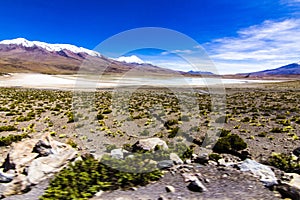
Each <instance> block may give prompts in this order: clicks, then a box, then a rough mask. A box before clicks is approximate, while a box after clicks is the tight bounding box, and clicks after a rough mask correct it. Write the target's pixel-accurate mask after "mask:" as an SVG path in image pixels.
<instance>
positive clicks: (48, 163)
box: [0, 134, 77, 197]
mask: <svg viewBox="0 0 300 200" xmlns="http://www.w3.org/2000/svg"><path fill="white" fill-rule="evenodd" d="M76 154H77V151H76V150H75V149H74V148H72V147H71V146H70V145H68V144H64V143H61V142H58V141H55V140H53V139H52V137H51V136H50V135H48V134H47V135H45V136H43V137H42V138H41V139H40V140H36V139H27V140H23V141H21V142H18V143H14V144H13V145H12V148H11V150H10V152H9V154H8V155H7V157H6V159H5V163H4V164H3V167H4V171H6V170H9V169H15V170H14V172H15V174H13V175H15V177H14V178H13V180H12V181H11V182H10V183H8V184H7V185H6V188H5V190H4V192H3V195H4V196H6V197H7V196H10V195H15V194H22V193H24V192H27V191H29V190H30V189H31V186H32V185H36V184H39V183H40V182H41V181H43V180H45V179H47V178H49V177H51V176H53V175H54V173H56V172H58V171H60V170H61V169H62V168H63V167H65V166H66V165H67V164H68V163H69V162H70V161H71V160H73V159H75V157H76ZM23 172H26V175H24V173H23ZM7 174H8V173H2V175H3V176H6V178H10V177H8V176H7ZM0 176H1V175H0ZM11 177H12V175H11ZM6 181H8V180H6Z"/></svg>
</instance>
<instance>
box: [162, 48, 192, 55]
mask: <svg viewBox="0 0 300 200" xmlns="http://www.w3.org/2000/svg"><path fill="white" fill-rule="evenodd" d="M178 53H180V54H191V53H193V51H192V50H190V49H176V50H172V51H163V52H161V55H168V54H178Z"/></svg>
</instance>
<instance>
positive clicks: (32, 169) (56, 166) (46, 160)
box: [28, 148, 77, 184]
mask: <svg viewBox="0 0 300 200" xmlns="http://www.w3.org/2000/svg"><path fill="white" fill-rule="evenodd" d="M76 153H77V152H76V151H75V150H74V149H73V148H70V149H67V150H66V151H64V152H60V153H58V154H53V155H49V156H47V157H39V158H37V159H35V160H34V161H32V163H31V164H30V166H29V168H28V181H29V182H30V183H32V184H38V183H39V182H40V181H41V180H44V179H46V178H48V177H49V176H52V175H53V174H54V173H55V172H58V171H60V170H61V169H62V168H63V167H64V166H65V165H66V164H67V163H69V162H70V160H72V159H74V158H75V156H76Z"/></svg>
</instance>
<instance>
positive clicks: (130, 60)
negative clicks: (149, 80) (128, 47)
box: [114, 55, 145, 64]
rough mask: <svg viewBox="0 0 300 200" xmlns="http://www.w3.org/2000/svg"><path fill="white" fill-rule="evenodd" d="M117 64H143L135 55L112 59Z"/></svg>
mask: <svg viewBox="0 0 300 200" xmlns="http://www.w3.org/2000/svg"><path fill="white" fill-rule="evenodd" d="M114 60H116V61H119V62H126V63H138V64H143V63H145V62H144V61H143V60H142V59H140V58H139V57H137V56H136V55H132V56H121V57H119V58H116V59H114Z"/></svg>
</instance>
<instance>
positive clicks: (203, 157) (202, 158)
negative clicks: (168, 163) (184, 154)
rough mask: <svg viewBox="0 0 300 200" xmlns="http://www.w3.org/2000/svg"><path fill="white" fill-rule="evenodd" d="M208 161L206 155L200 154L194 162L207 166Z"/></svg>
mask: <svg viewBox="0 0 300 200" xmlns="http://www.w3.org/2000/svg"><path fill="white" fill-rule="evenodd" d="M208 161H209V156H208V153H200V154H199V155H198V156H197V157H196V159H195V160H194V162H195V163H199V164H202V165H204V164H207V163H208Z"/></svg>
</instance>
